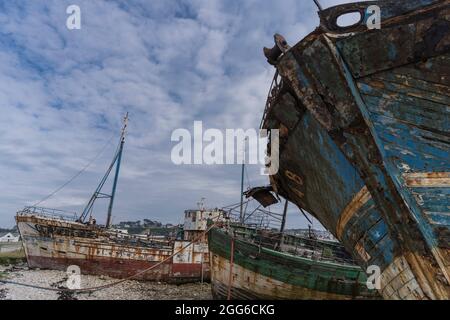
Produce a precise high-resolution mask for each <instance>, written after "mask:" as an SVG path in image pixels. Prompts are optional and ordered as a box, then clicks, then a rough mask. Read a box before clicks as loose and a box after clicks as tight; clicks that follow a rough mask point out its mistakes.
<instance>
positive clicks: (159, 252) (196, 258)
mask: <svg viewBox="0 0 450 320" xmlns="http://www.w3.org/2000/svg"><path fill="white" fill-rule="evenodd" d="M126 120H127V117H126V118H125V123H124V126H123V128H122V133H121V137H120V141H119V146H118V148H117V151H116V153H115V155H114V158H113V161H112V163H111V165H110V166H109V167H108V170H107V172H106V174H105V176H104V177H103V179H102V180H101V182H100V184H99V186H98V187H97V189H96V190H95V192H94V194H93V195H92V197H91V199H90V201H89V202H88V204H87V206H86V207H85V209H84V210H83V212H82V214H81V215H77V214H76V213H73V214H68V213H67V212H64V211H61V210H55V209H47V208H40V207H35V206H33V207H25V208H24V209H23V210H20V211H19V212H18V213H17V215H16V222H17V227H18V229H19V232H20V235H21V237H22V239H23V246H24V249H25V254H26V258H27V262H28V265H29V267H30V268H45V269H58V270H67V267H68V266H70V265H76V266H78V267H79V268H80V271H81V273H82V274H95V275H107V276H111V277H115V278H133V279H138V280H153V281H165V282H171V283H183V282H196V281H202V280H208V279H209V276H210V272H209V255H208V245H207V236H206V233H205V230H206V226H207V221H208V220H211V219H215V220H217V219H220V217H221V216H222V211H221V210H219V209H214V210H207V209H205V208H203V207H201V208H199V209H197V210H186V211H185V216H184V225H183V228H182V231H181V233H179V234H178V235H176V236H167V237H162V238H161V237H156V236H151V235H132V234H125V233H123V232H121V230H118V229H114V228H112V226H111V212H112V207H113V201H114V194H115V190H116V186H117V179H118V174H119V168H120V160H121V155H122V150H123V146H124V138H125V129H126V125H127V124H126ZM114 166H115V177H114V181H113V187H112V193H111V194H105V193H103V192H102V187H103V185H104V184H105V181H106V180H107V178H108V175H109V173H110V172H111V170H112V169H113V168H114ZM99 197H103V198H109V200H110V201H109V207H108V214H107V219H106V225H100V224H97V223H96V222H95V218H94V217H93V215H92V213H93V205H94V202H95V200H96V199H98V198H99ZM156 265H157V266H156ZM153 266H154V268H153Z"/></svg>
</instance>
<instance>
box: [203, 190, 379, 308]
mask: <svg viewBox="0 0 450 320" xmlns="http://www.w3.org/2000/svg"><path fill="white" fill-rule="evenodd" d="M262 192H264V191H263V190H261V189H260V190H258V193H260V194H262ZM266 193H267V192H266ZM269 197H270V195H269ZM266 199H267V196H266ZM228 209H229V211H228V213H227V219H226V220H225V221H222V222H221V223H218V224H217V225H216V226H215V227H214V228H212V229H211V230H210V232H209V233H208V237H209V240H208V244H209V251H210V261H211V267H210V268H211V290H212V294H213V297H214V298H215V299H228V300H231V299H232V300H234V299H239V300H242V299H244V300H255V299H263V300H267V299H269V300H274V299H293V300H300V299H301V300H310V299H315V300H323V299H333V300H348V299H379V298H380V296H379V295H378V292H377V290H374V289H373V288H371V289H369V288H368V286H367V277H366V274H365V272H364V270H362V269H361V268H360V267H359V266H358V265H356V263H355V261H354V260H353V259H352V257H351V256H350V255H349V254H348V253H347V251H346V250H345V249H344V247H343V246H342V245H341V244H340V243H339V242H337V241H326V240H321V239H318V238H317V237H316V236H314V234H315V232H314V231H313V230H310V232H309V234H308V236H298V235H290V234H286V233H284V230H283V229H284V222H285V221H286V220H285V219H286V209H287V201H286V203H285V210H284V212H283V214H282V215H279V214H277V213H274V212H273V211H272V212H269V211H267V210H262V209H259V208H258V209H255V210H250V211H251V212H249V213H248V214H245V213H244V217H243V218H242V219H240V218H237V217H236V215H234V214H233V209H234V208H228ZM283 221H284V222H283Z"/></svg>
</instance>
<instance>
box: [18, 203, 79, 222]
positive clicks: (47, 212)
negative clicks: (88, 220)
mask: <svg viewBox="0 0 450 320" xmlns="http://www.w3.org/2000/svg"><path fill="white" fill-rule="evenodd" d="M17 214H18V215H24V214H32V215H35V216H41V217H46V218H55V219H62V220H69V221H76V220H77V219H78V215H77V213H76V212H71V211H65V210H59V209H52V208H44V207H36V206H28V207H25V208H23V209H22V210H20V211H18V212H17Z"/></svg>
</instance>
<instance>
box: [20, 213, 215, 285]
mask: <svg viewBox="0 0 450 320" xmlns="http://www.w3.org/2000/svg"><path fill="white" fill-rule="evenodd" d="M16 220H17V226H18V229H19V232H20V234H21V236H22V240H23V245H24V248H25V253H26V258H27V262H28V265H29V267H30V268H42V269H55V270H63V271H65V270H67V267H69V266H70V265H76V266H78V267H80V271H81V273H82V274H93V275H106V276H110V277H114V278H128V277H132V279H135V280H147V281H164V282H171V283H185V282H197V281H200V280H202V279H203V280H205V281H206V280H208V279H209V260H208V249H207V245H205V244H195V245H192V244H191V245H190V246H188V247H187V248H186V249H185V250H183V251H182V252H180V253H179V254H178V255H175V256H174V257H173V258H170V257H171V255H172V254H173V253H174V250H176V251H178V249H180V248H182V247H183V246H185V245H186V244H188V243H189V242H188V241H176V242H174V243H173V244H172V246H162V245H158V244H155V245H154V246H148V245H147V246H144V245H143V244H141V245H140V244H139V243H134V244H130V243H127V242H126V241H120V240H118V239H114V236H113V235H111V234H109V233H108V232H106V231H105V230H104V229H100V228H93V227H92V226H87V225H84V224H81V223H77V222H70V221H64V220H59V219H50V218H45V217H39V216H32V215H18V216H17V217H16ZM202 256H203V257H202ZM167 258H169V259H168V260H167V261H166V262H164V263H163V264H161V265H159V266H156V267H155V268H154V269H151V270H148V271H146V272H144V273H142V274H138V273H139V272H141V271H143V270H146V269H148V268H150V267H152V266H154V265H156V264H158V263H160V262H161V261H163V260H165V259H167ZM136 274H138V275H136Z"/></svg>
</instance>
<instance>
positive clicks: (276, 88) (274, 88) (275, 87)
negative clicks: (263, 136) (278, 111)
mask: <svg viewBox="0 0 450 320" xmlns="http://www.w3.org/2000/svg"><path fill="white" fill-rule="evenodd" d="M280 89H281V79H278V70H277V71H275V75H274V77H273V80H272V83H271V84H270V89H269V93H268V95H267V100H266V106H265V108H264V113H263V117H262V119H261V123H260V125H259V128H260V129H262V128H263V126H264V121H265V120H266V116H267V114H268V113H269V111H270V109H271V108H272V104H273V102H274V100H275V98H276V97H277V96H278V93H279V92H280Z"/></svg>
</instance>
